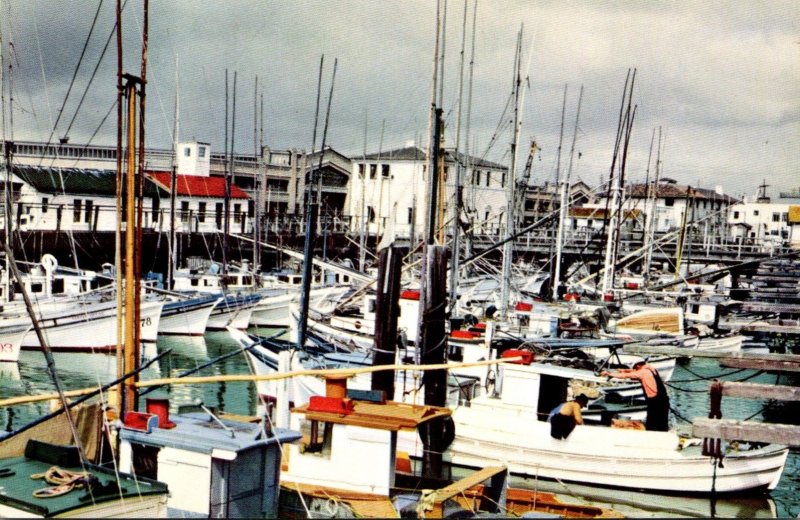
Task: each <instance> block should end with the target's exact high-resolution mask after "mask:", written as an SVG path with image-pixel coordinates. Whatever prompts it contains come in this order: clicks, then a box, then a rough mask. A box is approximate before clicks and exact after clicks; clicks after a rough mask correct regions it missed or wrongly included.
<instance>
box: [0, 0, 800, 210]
mask: <svg viewBox="0 0 800 520" xmlns="http://www.w3.org/2000/svg"><path fill="white" fill-rule="evenodd" d="M473 2H474V0H467V4H468V5H469V10H470V11H469V13H468V24H470V23H471V20H472V13H471V10H472V6H473ZM113 4H114V2H112V1H106V2H104V4H103V7H102V13H101V16H100V19H99V20H98V28H97V34H96V35H95V36H94V37H93V39H92V41H91V44H90V45H89V47H88V50H87V57H86V60H87V61H86V63H85V64H84V66H83V67H82V71H81V73H80V74H79V78H78V82H77V84H76V91H75V92H73V94H72V96H71V100H70V103H68V104H67V109H66V113H65V117H66V116H67V115H68V116H70V117H71V115H72V113H73V112H74V109H75V104H76V103H77V97H76V96H79V95H80V93H81V92H82V89H83V88H84V87H85V85H86V81H88V75H89V72H90V70H91V68H92V67H94V64H95V62H96V60H97V59H98V57H99V52H100V48H101V47H102V44H103V43H104V42H105V38H106V37H107V35H108V31H109V30H110V28H111V24H112V23H113ZM97 5H98V4H97V3H96V2H86V1H77V0H76V1H66V0H63V1H60V2H57V3H53V2H48V1H45V0H35V1H31V2H14V1H11V2H7V3H6V5H5V9H4V10H5V11H6V12H7V13H10V16H7V15H6V13H3V16H2V17H0V28H2V30H3V36H4V39H5V40H6V41H7V40H8V38H9V36H10V37H11V38H13V40H14V43H15V46H16V48H17V53H18V56H19V65H18V66H16V67H17V68H16V70H15V76H16V77H15V90H16V93H17V102H18V104H19V107H21V108H23V109H25V110H26V112H22V111H21V110H18V111H17V112H15V129H14V131H15V136H16V137H17V138H18V139H23V138H24V139H37V140H40V139H45V138H46V137H47V135H48V134H49V130H50V127H51V125H52V121H54V120H55V117H56V110H57V109H58V107H59V106H60V103H61V100H62V99H63V96H64V94H65V93H66V89H67V84H68V82H69V79H70V77H71V76H72V73H73V70H74V67H75V64H76V63H77V60H78V55H79V53H80V50H81V47H82V45H83V41H84V39H85V37H86V34H87V33H88V30H89V26H90V23H91V19H92V16H93V15H94V12H95V9H96V8H97ZM435 6H436V4H435V2H434V1H432V0H406V1H403V2H374V1H368V0H342V1H340V2H330V1H323V0H315V1H312V0H304V1H299V2H289V1H283V2H280V1H279V2H264V1H256V0H241V1H239V2H233V3H228V2H205V3H198V2H195V1H190V0H180V1H170V2H151V6H150V10H151V13H150V15H151V18H150V54H149V58H150V61H149V71H148V78H149V84H148V143H149V145H150V146H157V147H163V148H168V147H169V146H170V132H171V128H172V112H173V99H174V90H175V70H174V69H175V57H176V56H178V59H179V64H180V65H179V76H180V84H181V94H180V95H181V135H182V136H183V137H185V138H192V137H194V138H197V139H203V140H207V141H210V142H211V143H212V145H213V146H214V147H215V148H216V149H218V150H219V149H222V147H223V135H224V114H225V104H224V88H225V84H224V74H225V69H228V71H229V74H230V75H231V77H232V75H233V72H234V71H237V73H238V85H237V108H236V110H237V112H236V115H237V132H236V143H237V149H238V150H240V151H244V152H249V151H251V150H252V148H253V144H252V143H253V109H254V107H253V82H254V78H255V76H256V75H258V77H259V81H260V83H261V85H262V87H263V93H264V111H265V118H264V119H265V135H266V141H267V144H268V145H269V146H272V147H274V148H286V147H302V148H309V147H310V146H311V136H312V130H313V128H312V126H313V118H314V103H315V98H316V84H317V74H318V67H319V60H320V56H321V55H322V54H324V55H325V65H326V67H325V73H324V80H323V89H324V94H323V102H324V99H325V97H326V96H327V89H328V85H329V82H330V77H331V69H332V65H333V60H334V58H338V70H337V76H336V85H335V91H334V99H333V106H332V110H331V123H330V128H329V134H328V143H329V144H330V145H332V146H333V147H335V148H337V149H339V150H341V151H342V152H344V153H347V154H360V153H361V152H362V150H363V148H364V139H365V137H364V133H365V117H366V119H367V136H366V141H367V150H368V151H369V152H372V151H377V149H378V147H379V146H382V147H383V149H389V148H393V147H397V146H402V145H403V144H405V143H406V142H407V141H410V140H415V139H416V140H417V141H418V142H420V144H423V145H424V144H425V143H426V141H427V136H426V132H427V126H428V122H427V121H428V109H429V106H430V99H431V76H432V59H433V44H434V29H435ZM463 7H464V2H463V1H459V0H455V1H454V0H450V1H449V2H448V5H447V8H448V12H447V31H446V44H445V50H446V62H445V64H446V71H445V76H444V93H445V101H444V109H445V112H446V113H447V125H448V129H447V131H446V134H447V141H448V145H449V146H452V145H453V144H454V140H455V133H456V132H455V121H456V111H457V97H458V65H459V51H460V47H461V23H462V19H463V18H462V17H463ZM140 11H141V0H129V5H128V7H127V9H126V15H125V22H124V24H125V25H124V31H123V32H124V34H125V46H126V53H127V60H126V69H127V70H130V71H135V70H137V69H138V42H137V36H138V31H139V28H140V26H141V19H142V16H141V12H140ZM3 19H5V22H3V21H2V20H3ZM798 22H800V7H798V5H797V4H796V2H793V1H777V0H770V1H766V2H761V3H758V4H757V5H756V4H752V3H745V2H735V1H711V2H700V3H698V2H658V3H656V2H623V1H614V2H611V1H601V2H589V1H572V2H563V1H536V2H531V1H528V0H505V1H492V2H488V1H486V0H479V3H478V26H477V33H476V56H475V61H474V74H475V75H474V94H473V101H472V106H471V111H472V119H471V126H470V143H469V145H470V150H471V151H472V152H473V153H477V154H478V155H483V154H484V153H487V158H489V159H491V160H497V161H502V162H506V163H507V162H508V160H509V158H508V153H509V141H510V139H511V134H510V128H509V125H508V124H506V125H505V131H504V132H503V133H502V134H500V135H496V136H494V139H495V142H496V144H495V145H494V146H493V147H492V149H491V150H489V151H488V152H487V146H488V144H489V142H490V140H492V138H493V134H494V132H495V129H496V128H497V125H498V121H499V120H500V119H501V113H502V111H503V107H504V106H506V102H507V100H508V98H509V96H510V95H511V91H512V74H513V70H512V68H513V59H514V45H515V41H516V33H517V31H518V30H519V28H520V26H521V25H524V34H523V39H524V41H523V60H522V63H523V65H524V66H526V67H527V65H528V63H530V66H529V68H528V69H527V70H526V71H524V73H525V74H526V75H527V76H528V77H529V79H530V89H529V90H528V91H527V94H526V96H525V99H524V110H523V111H522V114H521V115H522V120H523V128H522V141H523V142H522V143H521V144H520V150H522V152H520V155H521V157H520V163H521V164H524V159H525V158H524V156H523V154H524V151H525V150H527V146H528V142H529V141H530V139H533V138H535V139H536V140H537V142H538V143H539V144H540V146H541V147H542V151H541V160H537V161H536V162H535V163H534V178H537V179H552V178H553V175H554V170H555V158H556V154H557V149H558V134H559V126H560V120H561V102H562V96H563V89H564V85H565V84H568V85H569V97H568V102H567V112H566V118H565V119H566V124H565V129H564V143H565V144H564V150H563V151H562V158H563V159H562V160H563V161H564V165H566V160H567V158H566V154H567V152H568V149H569V143H570V142H571V136H572V131H573V128H572V127H573V124H574V119H575V109H576V103H577V95H578V90H579V88H580V86H581V85H583V86H584V88H585V92H584V99H583V105H582V111H581V116H580V120H581V121H580V131H579V133H578V139H577V145H576V149H577V150H578V151H580V153H581V158H580V160H576V162H575V166H574V170H575V171H574V174H575V175H576V176H579V177H581V178H583V179H584V180H586V181H588V182H597V180H598V179H599V178H600V176H605V177H606V178H607V176H608V170H609V168H610V164H611V155H612V152H613V150H612V147H613V142H614V133H615V131H616V124H617V115H618V110H619V105H620V97H621V95H622V89H623V84H624V81H625V75H626V73H627V70H628V69H629V68H633V67H635V68H637V80H636V89H635V91H634V102H635V103H636V104H637V105H638V107H637V119H636V124H635V126H634V134H633V138H632V143H631V145H632V147H631V152H630V160H629V178H631V179H634V178H637V177H639V178H643V177H644V172H645V170H646V167H647V153H648V147H649V144H650V139H651V135H652V131H653V129H654V128H657V127H659V126H661V127H662V128H663V130H664V132H665V134H666V136H667V137H666V143H665V157H664V167H665V174H666V175H669V176H671V177H674V178H677V179H678V180H679V181H681V182H686V183H690V184H693V185H694V184H696V183H697V182H698V180H699V181H700V182H701V183H703V184H704V185H706V186H707V187H713V186H714V185H716V184H721V185H723V186H724V187H725V189H726V191H727V192H729V193H732V194H741V193H752V192H754V190H755V188H756V186H757V184H758V183H759V182H760V181H761V179H763V178H766V179H768V182H770V183H771V184H772V185H773V186H775V187H776V188H775V191H776V192H777V190H778V189H789V188H792V187H795V186H797V185H798V181H797V178H798V177H797V173H798V164H799V163H800V153H799V152H798V151H797V146H796V143H797V141H798V138H799V137H800V120H799V118H798V114H800V60H799V59H798V58H799V57H800V56H798V54H800V44H798V43H797V42H798V41H799V40H800V35H798V33H797V27H798ZM469 48H470V40H469V35H468V40H467V42H466V49H467V53H469ZM40 49H41V56H42V61H41V62H40V60H39V52H40ZM111 51H112V52H109V54H108V55H107V56H106V58H105V61H104V63H103V65H102V66H101V68H100V71H99V73H98V78H97V79H96V80H95V85H94V86H93V87H92V90H91V91H90V92H89V95H88V96H87V101H86V102H85V106H84V108H83V109H82V112H81V114H80V116H79V118H78V119H77V120H76V123H75V126H74V127H73V129H72V130H71V132H70V136H71V139H72V141H73V142H80V141H82V140H86V139H88V138H89V136H91V135H92V133H93V132H95V130H96V129H97V126H98V124H99V122H100V120H101V119H102V117H103V116H104V115H105V112H106V110H107V109H108V107H109V106H110V104H111V103H112V102H113V100H114V97H115V82H116V80H115V78H114V74H115V69H116V65H115V61H114V60H115V55H114V52H113V51H114V49H113V46H112V49H111ZM42 68H43V69H44V72H45V76H46V78H47V81H46V84H45V82H44V80H43V78H42ZM464 100H465V101H464V102H466V87H465V96H464ZM464 118H465V116H464ZM112 119H113V118H112ZM509 120H510V114H506V118H505V121H506V123H508V121H509ZM113 123H114V122H113V120H110V121H108V122H106V124H105V125H104V126H103V128H102V130H101V132H100V134H99V135H98V137H97V138H96V141H97V142H103V143H109V144H110V143H112V142H113V139H114V130H113V128H114V124H113ZM64 126H65V123H64V122H62V123H61V124H60V125H59V128H60V129H61V130H63V128H64ZM382 128H383V132H381V129H382ZM57 135H58V132H57ZM462 139H464V131H463V129H462ZM462 144H463V142H462Z"/></svg>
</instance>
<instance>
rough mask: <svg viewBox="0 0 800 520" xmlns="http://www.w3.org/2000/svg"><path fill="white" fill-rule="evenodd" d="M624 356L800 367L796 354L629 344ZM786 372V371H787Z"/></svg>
mask: <svg viewBox="0 0 800 520" xmlns="http://www.w3.org/2000/svg"><path fill="white" fill-rule="evenodd" d="M622 350H623V351H624V352H625V353H626V354H639V355H653V354H664V355H667V356H676V357H698V358H717V359H726V360H728V359H736V360H739V359H747V360H763V361H772V362H776V363H778V362H782V363H786V364H787V365H792V364H794V365H800V356H798V355H796V354H760V353H755V352H737V353H730V352H714V351H708V350H697V349H690V348H681V347H666V346H660V345H642V344H636V343H633V344H630V345H625V347H623V349H622ZM787 370H788V369H787Z"/></svg>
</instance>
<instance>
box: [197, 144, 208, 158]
mask: <svg viewBox="0 0 800 520" xmlns="http://www.w3.org/2000/svg"><path fill="white" fill-rule="evenodd" d="M197 155H198V156H200V157H205V156H206V147H205V146H201V147H200V148H199V150H198V151H197Z"/></svg>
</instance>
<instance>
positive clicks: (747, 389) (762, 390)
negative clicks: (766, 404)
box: [722, 381, 800, 401]
mask: <svg viewBox="0 0 800 520" xmlns="http://www.w3.org/2000/svg"><path fill="white" fill-rule="evenodd" d="M722 395H726V396H729V397H739V398H745V399H777V400H779V401H800V387H796V386H786V385H762V384H760V383H738V382H735V381H724V382H722Z"/></svg>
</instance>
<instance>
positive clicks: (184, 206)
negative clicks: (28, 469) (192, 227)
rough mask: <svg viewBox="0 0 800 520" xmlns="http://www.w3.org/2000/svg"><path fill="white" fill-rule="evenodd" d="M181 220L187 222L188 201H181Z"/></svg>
mask: <svg viewBox="0 0 800 520" xmlns="http://www.w3.org/2000/svg"><path fill="white" fill-rule="evenodd" d="M181 222H189V201H188V200H182V201H181Z"/></svg>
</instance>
